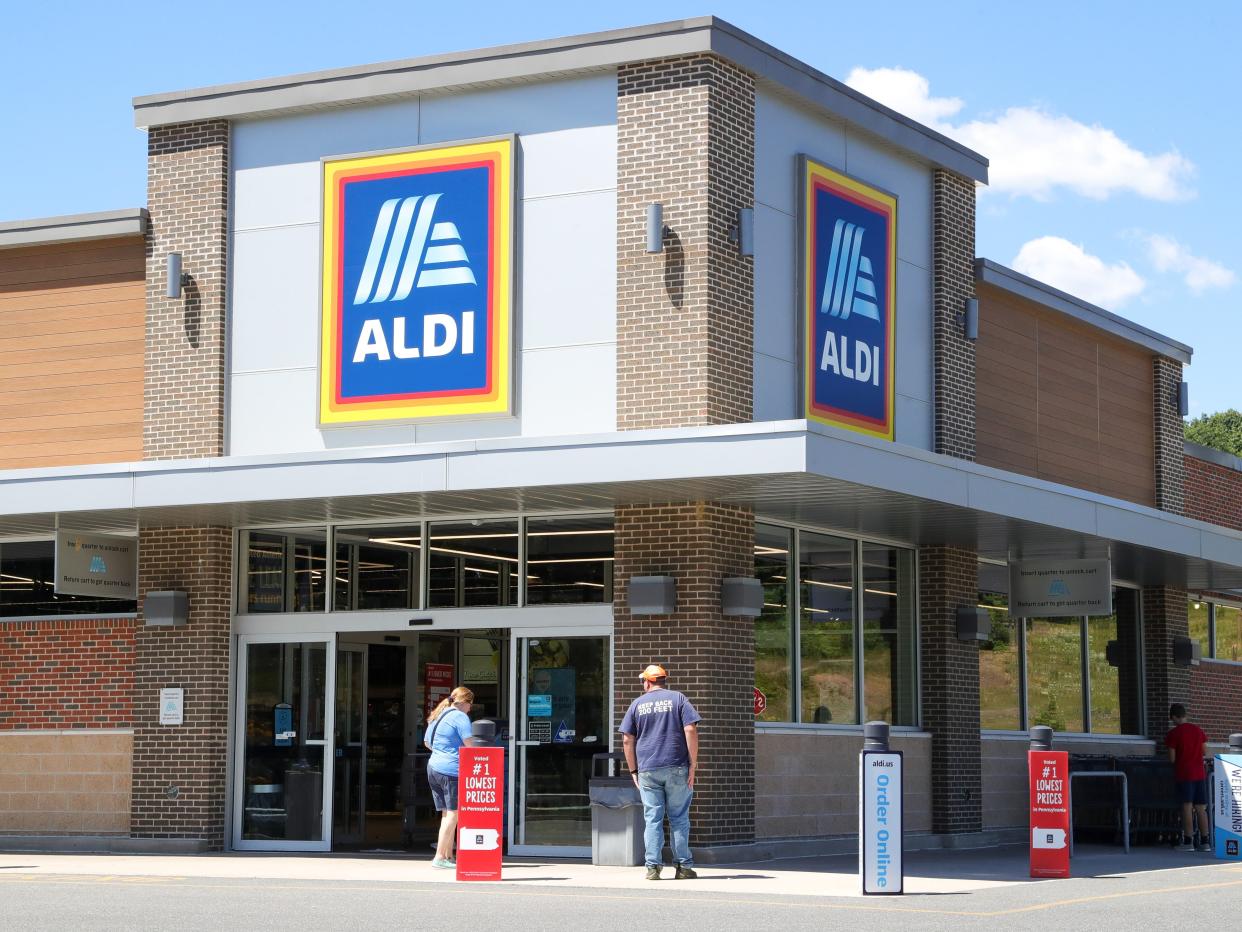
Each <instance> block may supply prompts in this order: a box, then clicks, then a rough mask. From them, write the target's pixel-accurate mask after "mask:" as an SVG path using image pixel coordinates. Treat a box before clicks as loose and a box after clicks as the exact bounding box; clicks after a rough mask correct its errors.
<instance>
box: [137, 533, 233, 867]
mask: <svg viewBox="0 0 1242 932" xmlns="http://www.w3.org/2000/svg"><path fill="white" fill-rule="evenodd" d="M138 548H139V550H138V552H139V564H138V589H139V599H140V600H141V603H140V604H144V605H145V601H146V596H147V593H148V592H151V591H153V590H154V591H161V590H180V591H183V592H185V593H187V594H188V595H189V601H190V615H189V622H188V623H187V624H186V626H185V627H183V628H152V627H146V626H145V625H144V624H143V621H144V619H143V616H142V615H141V614H140V615H139V625H140V627H139V628H138V635H137V660H136V664H135V670H134V713H133V715H134V779H133V798H132V803H131V809H130V831H131V834H132V835H134V837H140V838H189V839H198V840H202V841H205V842H206V843H207V845H208V846H209V847H210V848H213V849H219V848H220V847H222V846H223V843H224V793H225V787H226V786H227V782H228V781H227V774H226V766H225V761H226V756H227V753H226V751H227V748H226V742H227V735H228V707H229V629H230V624H231V613H230V608H229V592H230V588H231V587H230V579H231V572H230V566H231V562H232V551H233V545H232V532H231V531H230V530H229V529H228V528H216V527H193V528H150V529H144V530H142V531H141V533H140V534H139V538H138ZM172 687H180V688H182V689H184V690H185V721H184V724H182V725H176V726H174V725H160V724H159V691H160V689H163V688H172Z"/></svg>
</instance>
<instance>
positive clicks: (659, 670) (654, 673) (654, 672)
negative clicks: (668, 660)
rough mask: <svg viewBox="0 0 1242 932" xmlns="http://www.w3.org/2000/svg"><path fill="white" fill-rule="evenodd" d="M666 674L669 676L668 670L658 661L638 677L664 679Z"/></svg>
mask: <svg viewBox="0 0 1242 932" xmlns="http://www.w3.org/2000/svg"><path fill="white" fill-rule="evenodd" d="M666 676H668V671H667V670H665V669H664V668H663V667H662V666H660V665H659V664H658V663H653V664H652V665H651V666H649V667H647V669H646V670H644V671H643V672H642V673H640V674H638V678H639V679H640V680H662V679H664V678H665V677H666Z"/></svg>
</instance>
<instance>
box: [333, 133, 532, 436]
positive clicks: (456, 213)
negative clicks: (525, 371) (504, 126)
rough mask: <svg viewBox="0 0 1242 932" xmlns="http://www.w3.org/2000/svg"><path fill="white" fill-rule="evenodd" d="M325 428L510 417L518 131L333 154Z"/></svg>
mask: <svg viewBox="0 0 1242 932" xmlns="http://www.w3.org/2000/svg"><path fill="white" fill-rule="evenodd" d="M322 221H323V260H322V276H323V281H322V295H321V300H322V310H321V331H320V389H319V423H320V424H321V425H323V426H333V425H339V424H351V423H359V422H377V421H396V420H401V421H409V420H415V419H426V418H444V417H478V416H487V415H504V414H508V413H510V411H511V404H512V386H511V384H510V382H511V377H512V365H511V358H510V357H511V352H512V350H511V347H512V334H511V307H512V251H513V243H512V240H513V234H512V226H513V139H512V137H508V138H504V139H495V140H485V141H480V142H471V143H463V144H459V145H448V146H436V147H426V148H419V149H412V150H408V151H402V152H387V153H380V154H372V155H362V156H353V157H347V158H339V159H325V160H324V162H323V213H322Z"/></svg>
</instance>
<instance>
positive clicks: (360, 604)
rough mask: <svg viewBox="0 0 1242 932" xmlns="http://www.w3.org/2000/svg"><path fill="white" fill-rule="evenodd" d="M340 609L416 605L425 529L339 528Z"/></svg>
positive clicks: (335, 603) (335, 600)
mask: <svg viewBox="0 0 1242 932" xmlns="http://www.w3.org/2000/svg"><path fill="white" fill-rule="evenodd" d="M333 540H334V541H335V547H336V571H335V574H334V588H333V595H332V607H333V608H334V609H335V610H336V611H351V610H355V609H358V610H364V611H365V610H379V609H393V608H417V607H418V588H419V587H418V579H419V575H418V574H419V569H418V565H419V557H420V554H421V552H422V528H421V527H420V526H419V525H417V524H415V525H408V526H397V527H374V528H337V529H336V534H335V536H334V538H333Z"/></svg>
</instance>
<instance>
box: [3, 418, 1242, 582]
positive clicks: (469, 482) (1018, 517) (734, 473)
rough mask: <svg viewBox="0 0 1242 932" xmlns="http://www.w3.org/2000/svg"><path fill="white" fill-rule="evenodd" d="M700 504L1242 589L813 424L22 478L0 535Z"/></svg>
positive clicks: (1104, 516)
mask: <svg viewBox="0 0 1242 932" xmlns="http://www.w3.org/2000/svg"><path fill="white" fill-rule="evenodd" d="M697 500H711V501H718V502H722V503H726V504H735V505H741V506H746V507H749V508H752V509H754V511H755V514H756V516H757V517H758V518H760V519H767V520H771V521H779V522H790V523H797V524H805V525H812V526H817V527H822V528H827V529H837V530H840V531H844V532H848V533H852V534H858V535H862V536H868V537H875V538H878V539H881V540H888V541H893V542H897V543H904V544H910V545H919V546H926V545H937V544H947V545H953V546H958V547H963V548H966V549H970V550H974V551H976V552H977V553H978V554H979V555H980V556H981V557H986V558H993V559H1001V560H1003V559H1007V558H1010V557H1033V556H1075V557H1077V556H1082V557H1103V556H1111V557H1112V561H1113V574H1114V576H1115V577H1116V578H1118V579H1122V580H1127V581H1130V582H1134V583H1138V584H1142V585H1169V586H1179V587H1182V586H1184V587H1187V588H1191V589H1227V588H1228V589H1232V588H1238V587H1242V534H1239V533H1237V532H1235V531H1231V530H1228V529H1225V528H1219V527H1216V526H1214V525H1209V524H1204V523H1203V522H1198V521H1193V520H1191V519H1188V518H1184V517H1181V516H1177V515H1171V514H1166V513H1164V512H1160V511H1157V510H1155V509H1153V508H1149V507H1146V506H1142V505H1137V504H1134V503H1130V502H1122V501H1119V500H1117V499H1109V498H1106V497H1104V496H1100V495H1095V494H1093V493H1089V492H1085V491H1082V490H1078V489H1072V488H1069V487H1067V486H1058V485H1055V484H1053V483H1048V482H1044V481H1042V480H1038V479H1031V478H1029V477H1025V476H1018V475H1015V474H1012V473H1006V472H1003V471H1000V470H995V469H991V468H989V467H984V466H979V465H978V464H975V463H970V462H966V461H962V460H956V459H953V458H951V457H945V456H938V455H935V454H931V453H928V452H926V451H923V450H917V449H914V448H911V447H903V446H901V445H898V444H891V443H885V442H883V441H877V440H872V439H870V438H866V437H862V436H858V435H854V434H850V433H848V432H844V431H836V430H832V429H830V428H823V427H820V426H818V425H808V424H807V422H805V421H785V422H770V423H763V424H746V425H735V426H730V427H722V428H714V427H712V428H685V429H677V430H660V431H633V432H626V433H616V434H604V435H597V436H589V437H573V438H553V439H546V438H541V439H536V440H524V439H511V440H505V441H499V440H489V441H472V442H463V443H454V444H440V445H435V446H421V447H405V448H399V449H385V450H374V451H361V452H360V451H357V450H354V451H350V452H349V453H347V454H341V453H324V454H311V455H306V456H299V457H290V456H273V457H252V458H223V459H214V460H195V461H178V462H150V463H136V464H124V465H121V466H114V467H90V468H82V467H74V468H65V469H59V470H42V471H37V472H36V471H25V472H17V471H14V472H10V473H7V474H6V475H5V476H4V477H3V478H0V535H2V536H4V537H7V538H9V539H13V538H18V537H40V536H46V535H49V534H51V533H52V532H53V531H54V530H55V529H56V528H57V527H58V526H59V527H61V528H72V529H75V530H83V531H101V532H107V531H114V532H115V531H133V530H135V529H137V528H140V527H152V526H178V525H180V526H184V525H202V524H214V525H219V526H227V527H234V526H245V525H267V526H278V525H291V524H317V523H328V522H347V523H348V522H367V523H373V522H386V521H400V520H403V519H417V518H437V517H449V516H459V515H481V514H534V513H545V514H546V513H555V512H570V511H588V510H611V509H612V508H614V507H616V506H618V505H632V504H644V503H654V502H669V501H697Z"/></svg>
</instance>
